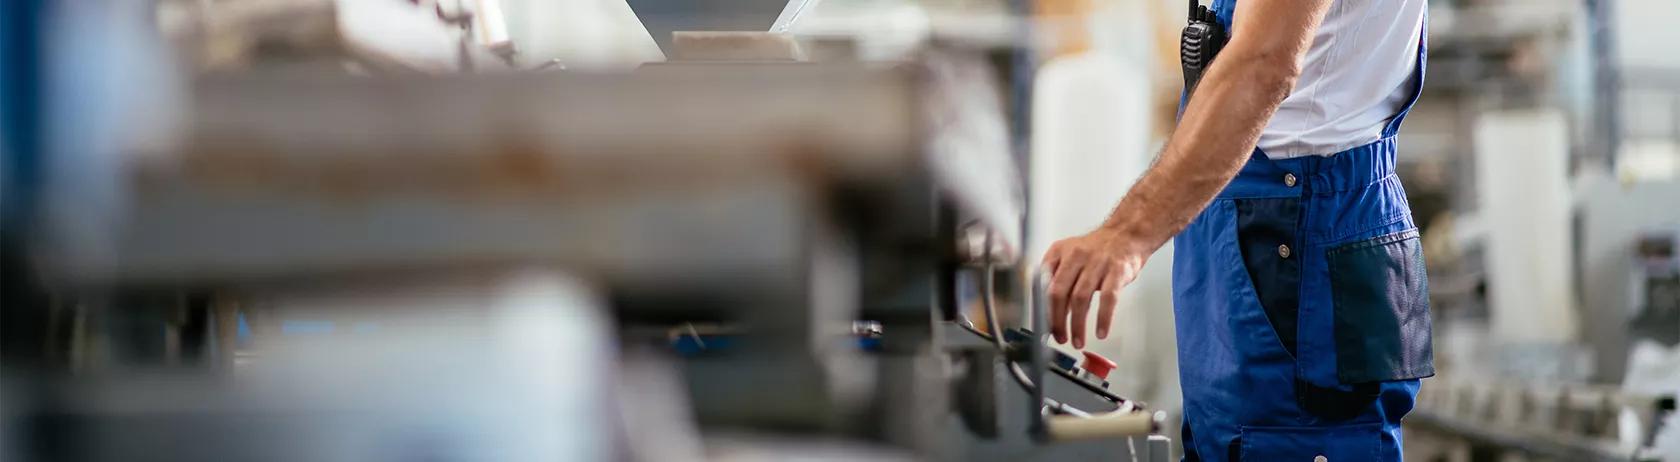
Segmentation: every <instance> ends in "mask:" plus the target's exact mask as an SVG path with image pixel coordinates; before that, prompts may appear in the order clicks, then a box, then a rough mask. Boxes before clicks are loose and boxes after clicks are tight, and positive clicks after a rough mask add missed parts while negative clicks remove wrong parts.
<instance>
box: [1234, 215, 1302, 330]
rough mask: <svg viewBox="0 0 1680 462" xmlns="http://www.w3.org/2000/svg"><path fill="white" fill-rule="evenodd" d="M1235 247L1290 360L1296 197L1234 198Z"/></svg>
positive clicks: (1297, 297)
mask: <svg viewBox="0 0 1680 462" xmlns="http://www.w3.org/2000/svg"><path fill="white" fill-rule="evenodd" d="M1235 202H1236V208H1237V217H1236V218H1237V248H1238V249H1241V251H1242V260H1243V267H1244V269H1245V270H1247V271H1248V276H1249V281H1251V282H1253V283H1254V294H1255V296H1256V298H1259V301H1260V308H1261V309H1262V310H1264V311H1265V312H1266V320H1267V321H1268V322H1270V323H1271V325H1272V331H1273V332H1275V333H1277V336H1278V341H1279V342H1281V343H1283V348H1284V349H1285V350H1288V351H1289V354H1290V355H1291V356H1293V355H1295V334H1296V327H1297V317H1298V316H1299V312H1300V303H1301V264H1300V261H1301V259H1300V258H1297V257H1296V256H1295V255H1293V253H1294V252H1295V250H1294V249H1295V248H1296V247H1298V245H1297V243H1298V242H1299V239H1297V237H1296V236H1297V235H1298V234H1299V233H1298V230H1299V228H1300V216H1301V200H1300V199H1297V198H1292V197H1291V198H1267V199H1237V200H1236V201H1235Z"/></svg>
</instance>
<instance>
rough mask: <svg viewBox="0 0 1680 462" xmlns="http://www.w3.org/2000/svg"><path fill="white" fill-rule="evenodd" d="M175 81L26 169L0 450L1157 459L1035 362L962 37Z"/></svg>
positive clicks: (253, 455)
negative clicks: (540, 65) (753, 56)
mask: <svg viewBox="0 0 1680 462" xmlns="http://www.w3.org/2000/svg"><path fill="white" fill-rule="evenodd" d="M393 1H394V0H393ZM141 35H142V36H143V35H144V34H141ZM463 43H465V42H463ZM94 68H97V65H94ZM167 74H168V73H166V72H163V73H159V75H167ZM159 82H160V83H161V84H162V85H161V86H160V88H165V87H172V88H176V89H177V90H178V92H175V93H172V92H165V91H162V90H160V92H161V93H162V94H163V95H165V97H160V98H154V99H150V100H144V102H145V104H146V105H145V106H143V107H141V106H137V105H136V104H137V103H136V102H135V101H137V100H133V99H123V98H117V99H112V100H94V101H91V102H90V101H86V100H80V99H76V98H64V99H57V100H54V99H49V100H48V101H46V104H47V105H49V106H52V105H56V106H54V107H55V108H56V111H55V112H54V113H56V114H73V115H74V116H75V117H77V118H80V119H90V120H108V121H116V122H113V123H109V124H89V125H86V126H83V127H79V128H78V129H77V130H75V131H71V130H67V129H60V128H56V127H63V126H64V125H62V124H65V123H68V122H70V121H72V119H70V118H68V117H70V116H68V115H66V116H62V117H59V118H48V119H46V125H48V128H47V129H45V130H43V132H42V133H44V134H43V135H42V136H43V138H44V139H45V140H46V141H45V142H44V143H42V145H41V148H40V150H39V151H37V152H14V153H9V155H14V156H35V157H33V158H35V159H41V160H42V162H41V163H40V168H39V170H38V171H36V172H35V173H37V174H38V180H39V181H38V182H32V183H31V184H32V185H34V186H36V187H37V188H38V189H35V190H33V191H31V194H29V195H28V196H27V197H29V198H31V199H32V200H30V201H29V202H28V203H27V204H25V205H26V207H25V209H26V210H28V211H29V212H30V213H27V214H23V216H26V217H27V221H24V222H9V223H7V227H8V229H7V230H6V231H7V234H8V235H9V236H20V238H18V239H16V240H9V241H8V245H10V247H9V248H8V249H7V251H8V252H16V253H13V254H12V255H20V256H21V257H20V258H16V259H11V258H9V259H8V267H7V268H6V270H7V271H8V272H12V271H21V272H22V273H21V274H23V275H25V276H24V277H14V279H8V291H9V293H8V294H7V303H6V305H5V310H6V311H7V312H8V313H7V319H8V320H19V319H22V320H26V321H28V322H30V323H31V324H30V326H29V327H31V328H34V329H35V331H36V332H40V333H43V334H42V335H36V336H30V337H28V338H25V339H23V340H22V341H23V342H24V343H25V344H27V345H28V346H29V348H25V349H17V348H8V350H7V351H6V354H7V362H6V363H5V366H6V368H7V371H6V373H5V374H4V379H5V386H4V387H0V390H3V395H0V398H3V400H4V403H3V404H4V405H3V406H0V408H4V409H5V413H4V414H3V415H0V423H3V424H4V439H3V440H0V441H3V442H4V444H0V456H4V457H5V458H6V459H8V460H113V459H124V460H132V459H134V458H140V459H145V460H151V459H156V460H304V459H306V460H367V459H390V460H406V459H445V460H464V459H474V460H477V459H492V460H541V459H555V458H559V459H563V460H669V459H676V460H685V459H686V460H697V459H720V460H735V459H751V458H753V457H768V458H771V459H780V458H783V457H785V456H788V455H790V454H827V455H829V456H831V457H832V459H831V460H861V459H869V460H878V459H883V458H885V459H892V458H903V459H918V460H1062V459H1066V458H1067V457H1084V458H1097V457H1103V458H1107V459H1109V460H1113V459H1115V458H1123V459H1122V460H1144V461H1164V460H1166V459H1167V457H1168V452H1169V449H1168V448H1167V446H1168V443H1167V440H1166V439H1165V438H1163V437H1160V436H1158V435H1157V433H1158V431H1159V430H1160V428H1159V427H1160V425H1161V422H1162V418H1163V415H1162V414H1161V413H1160V412H1159V411H1156V410H1153V409H1149V408H1147V407H1146V406H1144V405H1143V404H1141V403H1137V402H1133V401H1131V400H1129V399H1126V398H1123V397H1121V396H1120V395H1118V394H1116V393H1115V391H1111V390H1109V389H1108V388H1107V383H1106V382H1105V381H1104V380H1103V378H1104V377H1105V376H1106V375H1107V374H1108V371H1106V370H1105V362H1106V360H1103V359H1102V358H1100V357H1094V356H1093V357H1088V358H1086V360H1085V363H1083V364H1079V363H1078V361H1069V359H1072V358H1067V357H1064V356H1056V355H1054V354H1052V352H1050V351H1049V349H1048V348H1047V347H1046V345H1045V341H1044V338H1043V335H1042V332H1043V329H1042V326H1045V325H1046V323H1045V322H1043V321H1042V317H1043V316H1044V313H1043V312H1042V310H1039V309H1037V307H1038V306H1040V305H1041V304H1042V301H1041V300H1039V299H1040V298H1042V296H1043V294H1042V293H1039V292H1040V291H1039V290H1038V289H1037V288H1038V286H1039V285H1041V284H1042V282H1035V281H1037V280H1036V279H1034V278H1030V277H1029V276H1028V273H1027V272H1026V271H1024V267H1023V266H1022V265H1020V264H1019V263H1020V260H1021V255H1020V252H1019V249H1020V248H1021V244H1020V243H1021V242H1022V241H1023V236H1022V235H1021V217H1022V216H1023V210H1022V209H1023V207H1024V206H1023V205H1022V204H1023V203H1024V201H1023V199H1022V195H1023V186H1022V184H1021V175H1020V174H1019V173H1018V172H1016V169H1015V163H1014V161H1013V159H1012V158H1011V156H1010V154H1009V152H1010V136H1009V134H1008V131H1007V129H1006V123H1005V117H1004V111H1003V106H1002V104H1000V103H999V102H998V100H999V92H998V90H997V88H996V86H995V84H994V83H993V82H994V79H993V77H992V76H991V74H990V71H989V69H988V68H987V67H986V66H985V65H983V64H980V63H979V61H978V60H975V59H974V58H973V57H972V56H971V55H970V54H968V53H967V52H964V51H963V50H961V49H953V48H939V47H934V48H930V49H929V50H927V51H926V52H925V53H923V54H921V55H920V57H919V58H918V59H917V60H915V61H913V62H909V63H897V64H881V63H855V62H853V63H811V62H790V63H779V64H778V63H735V62H688V63H667V64H664V65H657V66H645V67H643V68H642V69H640V70H637V71H635V72H631V73H624V74H611V75H604V74H603V75H594V74H574V73H566V72H546V71H545V72H506V73H497V74H443V75H415V74H399V75H388V74H380V75H375V76H371V77H370V76H355V75H349V74H345V73H334V72H297V73H255V72H252V73H240V72H226V73H224V72H218V73H210V74H204V75H199V76H195V77H190V78H184V77H183V78H175V79H160V80H159ZM99 84H100V83H99V82H94V83H91V84H89V85H94V86H97V85H99ZM86 90H87V91H88V92H90V93H93V94H98V92H100V91H104V90H105V89H103V88H89V89H86ZM171 94H174V95H178V97H175V98H170V97H167V96H168V95H171ZM78 104H81V105H82V106H77V105H78ZM145 117H151V118H152V119H153V120H152V121H151V122H149V123H148V124H146V126H148V127H156V128H157V130H155V131H146V132H143V133H135V131H134V130H132V129H131V128H129V127H130V125H128V124H125V123H120V122H122V121H129V120H138V119H139V118H145ZM78 120H79V119H78ZM54 124H58V125H54ZM84 140H94V141H93V142H85V141H84ZM14 274H17V273H14ZM970 276H977V277H976V278H975V279H977V280H979V281H983V282H982V283H979V284H969V285H964V284H961V283H959V281H960V280H965V279H964V278H967V277H970ZM994 282H997V283H996V284H994ZM13 289H17V290H18V291H17V292H12V290H13ZM975 289H978V290H975ZM971 300H979V301H982V302H983V305H984V306H985V307H986V309H985V312H986V313H987V315H986V320H985V322H984V324H980V323H975V322H972V321H969V319H968V318H969V316H968V315H966V314H965V313H964V310H963V309H962V308H960V307H959V304H960V303H961V302H962V301H971ZM19 313H25V314H27V315H19ZM37 314H38V316H37ZM309 317H314V318H315V319H324V320H326V321H324V322H325V323H326V324H325V327H318V328H316V330H317V331H323V330H324V331H326V332H327V334H317V335H314V336H311V335H310V334H307V333H304V332H303V331H306V330H309V329H305V328H302V327H299V326H300V325H299V324H297V323H295V322H292V323H291V324H288V322H291V321H296V320H297V319H300V318H309ZM1010 324H1013V325H1010ZM16 325H17V324H14V326H16ZM242 326H243V327H242ZM243 331H248V333H240V332H243ZM8 332H9V333H10V332H17V330H14V329H8ZM14 340H16V338H13V339H8V345H12V344H13V341H14ZM1112 367H1113V366H1112V363H1107V364H1106V368H1112ZM554 435H564V436H562V437H556V436H554ZM137 455H139V456H137Z"/></svg>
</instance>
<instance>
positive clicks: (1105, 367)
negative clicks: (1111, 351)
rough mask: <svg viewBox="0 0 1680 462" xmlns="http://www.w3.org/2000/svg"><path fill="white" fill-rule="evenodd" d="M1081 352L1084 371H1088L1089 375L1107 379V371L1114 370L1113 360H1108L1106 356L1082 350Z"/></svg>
mask: <svg viewBox="0 0 1680 462" xmlns="http://www.w3.org/2000/svg"><path fill="white" fill-rule="evenodd" d="M1081 353H1084V354H1085V366H1084V367H1085V372H1090V373H1091V375H1094V376H1097V378H1100V379H1103V380H1108V372H1109V371H1112V370H1114V367H1115V366H1116V364H1114V361H1109V360H1108V358H1104V357H1102V355H1099V354H1096V353H1092V352H1089V351H1083V352H1081Z"/></svg>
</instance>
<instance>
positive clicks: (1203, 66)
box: [1178, 0, 1230, 94]
mask: <svg viewBox="0 0 1680 462" xmlns="http://www.w3.org/2000/svg"><path fill="white" fill-rule="evenodd" d="M1189 2H1190V16H1189V18H1190V24H1189V25H1187V26H1184V34H1183V36H1181V37H1180V38H1179V41H1178V59H1179V63H1180V64H1182V65H1183V66H1184V91H1185V93H1186V94H1189V93H1192V92H1195V91H1196V84H1197V83H1199V82H1201V80H1202V73H1204V72H1207V69H1208V67H1210V66H1212V65H1213V58H1214V57H1215V56H1217V55H1218V54H1219V50H1220V49H1223V48H1225V42H1227V41H1229V40H1230V33H1229V32H1227V31H1226V30H1225V26H1224V25H1222V24H1220V23H1219V18H1218V17H1217V16H1216V15H1215V14H1214V11H1213V10H1211V9H1209V8H1208V7H1206V6H1202V5H1201V3H1200V2H1198V1H1197V0H1189Z"/></svg>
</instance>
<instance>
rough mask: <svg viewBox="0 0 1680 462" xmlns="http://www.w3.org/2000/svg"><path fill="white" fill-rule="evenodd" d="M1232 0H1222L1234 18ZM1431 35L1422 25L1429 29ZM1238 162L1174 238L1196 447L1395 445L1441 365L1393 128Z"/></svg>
mask: <svg viewBox="0 0 1680 462" xmlns="http://www.w3.org/2000/svg"><path fill="white" fill-rule="evenodd" d="M1235 2H1236V0H1216V1H1215V2H1214V10H1215V11H1216V12H1217V13H1218V16H1219V19H1220V21H1221V22H1223V23H1224V24H1225V25H1226V26H1227V27H1230V24H1231V13H1232V10H1233V8H1234V6H1235ZM1425 35H1427V34H1425ZM1426 46H1427V44H1426V43H1420V44H1419V49H1418V57H1417V60H1418V61H1417V66H1416V69H1415V70H1414V72H1415V75H1414V76H1413V79H1412V81H1413V82H1414V84H1413V85H1414V87H1413V88H1412V96H1411V98H1410V100H1409V101H1408V102H1407V103H1406V105H1405V107H1404V108H1402V109H1401V111H1400V112H1399V113H1398V114H1397V115H1395V116H1394V118H1393V119H1390V120H1389V122H1388V123H1387V125H1386V126H1385V127H1384V129H1383V132H1382V136H1381V139H1379V140H1378V141H1376V142H1373V143H1371V144H1368V145H1364V146H1360V147H1356V148H1353V149H1349V150H1347V151H1343V152H1339V153H1336V154H1335V155H1332V156H1328V157H1324V156H1307V157H1298V158H1291V159H1283V160H1272V159H1270V158H1268V157H1267V156H1266V154H1265V153H1263V152H1260V150H1258V149H1256V150H1255V152H1254V153H1253V154H1252V155H1251V157H1250V158H1249V160H1248V163H1247V164H1246V165H1244V166H1243V168H1242V171H1241V172H1240V173H1238V174H1237V177H1236V178H1235V179H1234V180H1232V181H1231V183H1230V185H1228V186H1227V187H1226V188H1225V190H1224V191H1222V192H1221V193H1220V194H1219V196H1218V197H1217V198H1216V199H1215V200H1214V201H1213V203H1212V204H1210V205H1209V206H1208V208H1207V209H1206V210H1204V211H1202V213H1201V214H1200V215H1199V216H1198V217H1197V218H1196V220H1195V221H1194V222H1192V223H1191V224H1190V225H1189V227H1187V228H1185V230H1184V231H1183V232H1182V233H1180V234H1179V235H1178V237H1176V238H1175V239H1174V241H1173V245H1174V249H1175V253H1174V257H1173V309H1174V313H1175V315H1176V323H1177V333H1178V360H1179V371H1180V379H1181V380H1182V387H1183V391H1184V428H1183V435H1182V439H1183V442H1184V449H1185V460H1187V461H1210V462H1211V461H1220V462H1224V461H1266V462H1273V461H1286V462H1287V461H1300V462H1309V461H1315V462H1338V461H1342V462H1365V461H1398V460H1401V455H1400V419H1401V418H1402V417H1404V416H1405V415H1406V413H1407V412H1410V411H1411V410H1412V406H1413V404H1414V402H1415V399H1416V397H1417V392H1418V386H1419V379H1421V378H1424V377H1429V376H1432V375H1434V373H1435V368H1434V362H1433V358H1432V357H1433V352H1432V349H1431V346H1430V341H1431V340H1430V321H1429V298H1428V296H1429V295H1428V293H1429V290H1428V285H1427V280H1426V279H1425V274H1424V262H1423V254H1422V247H1421V244H1420V242H1419V239H1418V232H1417V227H1416V226H1415V225H1414V223H1413V221H1412V216H1411V212H1410V209H1409V208H1408V206H1407V202H1406V194H1405V191H1403V190H1402V189H1401V186H1400V180H1399V178H1398V177H1397V176H1396V175H1395V172H1394V165H1395V134H1396V132H1397V131H1398V130H1399V128H1400V123H1401V121H1402V120H1403V119H1405V117H1406V114H1407V113H1408V112H1410V111H1411V107H1412V106H1413V105H1414V104H1416V102H1417V97H1418V92H1420V91H1421V90H1422V88H1423V71H1424V55H1425V52H1426V50H1425V47H1426Z"/></svg>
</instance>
